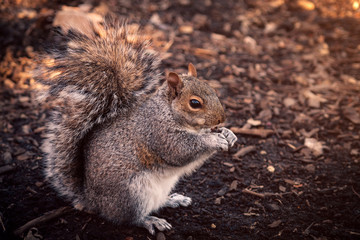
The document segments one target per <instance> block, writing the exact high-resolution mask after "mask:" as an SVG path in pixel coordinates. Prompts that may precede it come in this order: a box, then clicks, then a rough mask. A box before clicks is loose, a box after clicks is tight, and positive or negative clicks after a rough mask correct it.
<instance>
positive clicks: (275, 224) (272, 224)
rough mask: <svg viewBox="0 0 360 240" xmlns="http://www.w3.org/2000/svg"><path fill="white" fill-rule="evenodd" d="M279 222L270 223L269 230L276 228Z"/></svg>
mask: <svg viewBox="0 0 360 240" xmlns="http://www.w3.org/2000/svg"><path fill="white" fill-rule="evenodd" d="M281 222H282V221H281V220H276V221H274V222H272V223H271V224H269V225H268V227H269V228H276V227H278V226H279V225H280V224H281Z"/></svg>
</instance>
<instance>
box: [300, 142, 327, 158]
mask: <svg viewBox="0 0 360 240" xmlns="http://www.w3.org/2000/svg"><path fill="white" fill-rule="evenodd" d="M304 145H305V146H306V147H308V148H309V149H311V151H312V152H313V154H314V155H315V156H320V155H322V154H323V145H322V143H321V142H319V141H318V140H317V139H315V138H305V142H304Z"/></svg>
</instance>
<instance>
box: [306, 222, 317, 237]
mask: <svg viewBox="0 0 360 240" xmlns="http://www.w3.org/2000/svg"><path fill="white" fill-rule="evenodd" d="M314 223H315V222H312V223H311V224H310V225H309V226H308V227H307V228H306V229H305V230H304V231H303V234H304V235H309V233H310V228H311V227H312V226H313V225H314Z"/></svg>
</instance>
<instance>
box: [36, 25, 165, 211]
mask: <svg viewBox="0 0 360 240" xmlns="http://www.w3.org/2000/svg"><path fill="white" fill-rule="evenodd" d="M92 26H93V28H92V29H91V31H89V32H90V33H91V34H89V33H87V34H81V33H70V34H69V35H70V36H69V39H68V40H69V42H68V43H67V47H66V49H65V50H63V51H56V52H54V53H53V54H52V55H51V56H50V57H49V58H48V59H45V61H44V64H43V65H42V66H41V67H40V68H39V70H38V77H37V79H38V80H39V81H40V82H41V83H43V84H44V85H47V86H48V88H47V90H46V91H45V93H44V95H43V100H44V101H51V102H52V103H53V105H56V109H55V110H53V112H52V116H51V119H50V121H49V124H48V133H47V138H46V140H45V142H44V144H43V151H44V153H45V154H46V155H45V172H46V176H47V178H48V180H49V181H50V182H51V184H52V185H53V186H54V187H55V189H56V190H57V191H58V192H59V193H60V194H61V195H63V196H65V197H66V198H67V199H68V200H70V201H72V202H73V204H74V205H76V204H79V203H80V204H81V196H82V195H83V189H82V188H83V170H84V168H83V159H82V157H81V148H82V147H81V145H82V142H83V140H84V138H85V137H86V135H87V133H88V132H89V131H91V130H92V129H93V128H94V127H95V126H96V125H98V124H101V123H103V122H105V121H107V120H109V119H111V118H114V117H116V116H119V115H121V114H127V112H128V111H131V110H132V109H134V107H135V106H136V105H137V102H139V101H143V100H144V99H145V98H146V97H148V96H150V95H151V94H152V93H153V92H155V90H156V89H157V88H158V87H159V85H160V84H161V83H162V79H161V77H160V72H159V70H158V65H159V63H160V60H159V57H158V56H157V54H155V53H154V52H152V51H151V50H149V49H148V48H147V47H148V41H146V40H145V39H144V38H143V37H142V36H141V35H140V34H139V32H138V30H137V29H133V28H131V29H130V28H129V27H128V26H127V25H126V24H125V23H123V22H119V21H114V20H113V21H111V22H110V23H109V22H107V23H104V25H101V26H97V27H95V26H94V25H92Z"/></svg>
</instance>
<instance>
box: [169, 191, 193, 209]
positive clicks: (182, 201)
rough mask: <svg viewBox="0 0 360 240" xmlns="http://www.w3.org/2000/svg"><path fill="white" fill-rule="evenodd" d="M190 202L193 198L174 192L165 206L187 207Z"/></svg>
mask: <svg viewBox="0 0 360 240" xmlns="http://www.w3.org/2000/svg"><path fill="white" fill-rule="evenodd" d="M190 204H191V198H189V197H185V196H183V195H181V194H178V193H173V194H171V195H170V196H169V197H168V199H167V200H166V203H165V205H164V207H172V208H177V207H179V206H183V207H187V206H189V205H190Z"/></svg>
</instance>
